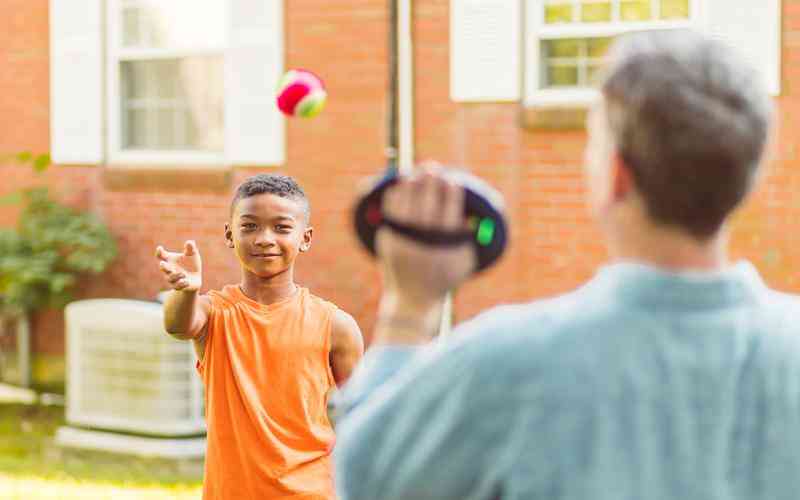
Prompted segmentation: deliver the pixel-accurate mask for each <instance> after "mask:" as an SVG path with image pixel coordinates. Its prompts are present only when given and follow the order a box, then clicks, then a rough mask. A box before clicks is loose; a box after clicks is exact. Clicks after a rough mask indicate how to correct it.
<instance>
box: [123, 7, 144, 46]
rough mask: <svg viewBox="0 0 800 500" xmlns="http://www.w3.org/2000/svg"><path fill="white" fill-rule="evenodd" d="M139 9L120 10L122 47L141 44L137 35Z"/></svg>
mask: <svg viewBox="0 0 800 500" xmlns="http://www.w3.org/2000/svg"><path fill="white" fill-rule="evenodd" d="M140 12H141V11H140V10H139V9H123V10H122V45H123V46H125V47H130V46H137V45H139V44H141V36H140V34H139V14H140Z"/></svg>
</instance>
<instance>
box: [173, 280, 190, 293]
mask: <svg viewBox="0 0 800 500" xmlns="http://www.w3.org/2000/svg"><path fill="white" fill-rule="evenodd" d="M187 286H189V282H188V281H186V280H180V281H178V282H177V283H175V285H174V286H173V288H174V289H175V290H178V291H180V290H183V289H184V288H186V287H187Z"/></svg>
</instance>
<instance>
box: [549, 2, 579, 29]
mask: <svg viewBox="0 0 800 500" xmlns="http://www.w3.org/2000/svg"><path fill="white" fill-rule="evenodd" d="M544 22H545V23H547V24H554V23H569V22H572V2H550V3H548V4H547V5H545V6H544Z"/></svg>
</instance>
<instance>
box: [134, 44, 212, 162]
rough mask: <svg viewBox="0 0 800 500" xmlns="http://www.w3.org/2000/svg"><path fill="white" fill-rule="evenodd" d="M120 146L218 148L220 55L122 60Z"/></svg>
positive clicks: (209, 149) (204, 149)
mask: <svg viewBox="0 0 800 500" xmlns="http://www.w3.org/2000/svg"><path fill="white" fill-rule="evenodd" d="M120 79H121V84H122V103H121V108H122V124H121V125H122V141H121V142H122V146H123V148H125V149H161V150H163V149H194V150H200V151H221V150H222V146H223V143H222V140H223V113H224V111H223V88H222V86H223V74H222V58H221V57H186V58H181V59H161V60H142V61H124V62H122V63H121V66H120Z"/></svg>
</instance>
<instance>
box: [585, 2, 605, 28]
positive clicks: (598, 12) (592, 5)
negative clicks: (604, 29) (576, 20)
mask: <svg viewBox="0 0 800 500" xmlns="http://www.w3.org/2000/svg"><path fill="white" fill-rule="evenodd" d="M581 21H583V22H585V23H597V22H607V21H611V2H610V1H605V2H604V1H598V0H583V1H582V2H581Z"/></svg>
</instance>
